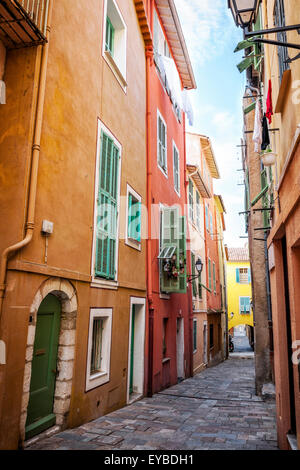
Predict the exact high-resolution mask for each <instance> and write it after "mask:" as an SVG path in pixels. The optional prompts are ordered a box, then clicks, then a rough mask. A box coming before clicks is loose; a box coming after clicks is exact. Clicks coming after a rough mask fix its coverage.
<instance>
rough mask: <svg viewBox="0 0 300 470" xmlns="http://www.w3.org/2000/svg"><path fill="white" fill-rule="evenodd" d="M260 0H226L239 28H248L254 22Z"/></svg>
mask: <svg viewBox="0 0 300 470" xmlns="http://www.w3.org/2000/svg"><path fill="white" fill-rule="evenodd" d="M259 4H260V0H228V8H230V10H231V13H232V16H233V18H234V21H235V24H236V25H237V26H240V27H241V28H243V29H245V28H249V26H251V25H252V24H253V23H255V22H256V18H257V14H258V8H259Z"/></svg>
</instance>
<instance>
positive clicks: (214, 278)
mask: <svg viewBox="0 0 300 470" xmlns="http://www.w3.org/2000/svg"><path fill="white" fill-rule="evenodd" d="M213 286H214V292H216V290H217V284H216V265H215V263H213Z"/></svg>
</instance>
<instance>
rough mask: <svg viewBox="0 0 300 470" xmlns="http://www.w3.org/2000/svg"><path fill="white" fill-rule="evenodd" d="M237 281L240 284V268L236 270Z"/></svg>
mask: <svg viewBox="0 0 300 470" xmlns="http://www.w3.org/2000/svg"><path fill="white" fill-rule="evenodd" d="M235 280H236V282H237V283H238V284H239V283H240V270H239V268H236V270H235Z"/></svg>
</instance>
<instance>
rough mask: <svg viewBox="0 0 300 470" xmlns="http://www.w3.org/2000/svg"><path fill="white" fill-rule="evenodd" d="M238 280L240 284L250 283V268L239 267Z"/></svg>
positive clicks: (237, 270) (237, 271)
mask: <svg viewBox="0 0 300 470" xmlns="http://www.w3.org/2000/svg"><path fill="white" fill-rule="evenodd" d="M236 282H237V283H238V284H250V283H251V276H250V269H248V268H237V269H236Z"/></svg>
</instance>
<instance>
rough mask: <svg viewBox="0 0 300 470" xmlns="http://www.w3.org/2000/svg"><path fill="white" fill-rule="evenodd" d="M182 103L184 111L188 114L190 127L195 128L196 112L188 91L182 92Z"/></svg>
mask: <svg viewBox="0 0 300 470" xmlns="http://www.w3.org/2000/svg"><path fill="white" fill-rule="evenodd" d="M182 103H183V108H182V110H183V111H184V112H185V113H186V115H187V118H188V120H189V125H190V126H193V124H194V110H193V106H192V103H191V101H190V98H189V94H188V91H187V90H183V92H182Z"/></svg>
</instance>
